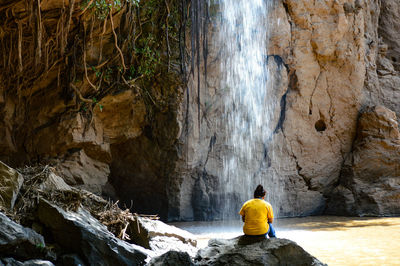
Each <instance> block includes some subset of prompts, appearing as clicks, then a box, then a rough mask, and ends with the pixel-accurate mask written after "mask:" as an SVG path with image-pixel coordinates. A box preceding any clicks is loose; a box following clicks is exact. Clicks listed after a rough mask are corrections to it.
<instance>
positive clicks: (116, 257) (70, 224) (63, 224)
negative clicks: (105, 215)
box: [38, 200, 150, 265]
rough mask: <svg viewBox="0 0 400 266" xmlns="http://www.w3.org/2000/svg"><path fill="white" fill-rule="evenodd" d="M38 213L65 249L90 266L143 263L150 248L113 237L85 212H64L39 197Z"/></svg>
mask: <svg viewBox="0 0 400 266" xmlns="http://www.w3.org/2000/svg"><path fill="white" fill-rule="evenodd" d="M38 213H39V214H38V215H39V219H40V221H41V222H42V223H43V224H45V225H46V226H47V227H49V228H50V230H51V232H52V235H53V237H54V238H55V240H56V242H57V243H59V244H60V245H62V248H63V250H65V252H71V253H75V254H79V255H80V256H81V257H82V258H84V261H85V262H86V263H88V264H90V265H92V264H98V263H101V265H115V264H118V265H133V264H134V265H143V264H144V263H145V260H146V258H147V257H148V254H149V253H150V251H146V250H145V249H144V248H142V247H139V246H136V245H132V244H128V243H126V242H124V241H122V240H120V239H118V238H116V237H114V236H113V235H112V234H111V233H110V232H109V231H108V230H107V228H106V227H105V226H104V225H102V224H101V223H100V222H98V221H97V220H96V219H94V218H93V217H92V216H91V215H90V214H89V213H88V212H87V211H85V210H83V209H79V210H78V212H77V213H72V212H66V211H64V210H62V209H61V208H59V207H57V206H54V205H52V204H50V203H49V202H47V201H46V200H41V202H40V204H39V210H38Z"/></svg>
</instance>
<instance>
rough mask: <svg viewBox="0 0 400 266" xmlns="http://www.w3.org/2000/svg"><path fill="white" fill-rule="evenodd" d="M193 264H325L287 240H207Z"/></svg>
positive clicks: (247, 238)
mask: <svg viewBox="0 0 400 266" xmlns="http://www.w3.org/2000/svg"><path fill="white" fill-rule="evenodd" d="M195 263H196V265H326V264H323V263H321V262H320V261H319V260H317V259H316V258H314V257H313V256H311V255H310V254H308V253H307V252H306V251H305V250H304V249H302V248H301V247H300V246H298V245H297V244H296V243H295V242H293V241H290V240H287V239H278V238H272V239H265V238H263V239H262V238H255V237H253V238H249V237H246V236H241V237H237V238H234V239H211V240H210V241H209V242H208V247H206V248H204V249H201V250H199V252H198V254H197V256H196V258H195Z"/></svg>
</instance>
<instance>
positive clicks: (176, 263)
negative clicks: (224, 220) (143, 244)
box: [148, 251, 195, 266]
mask: <svg viewBox="0 0 400 266" xmlns="http://www.w3.org/2000/svg"><path fill="white" fill-rule="evenodd" d="M148 265H149V266H164V265H165V266H167V265H168V266H194V265H195V264H194V263H193V260H192V258H191V257H190V256H189V254H188V253H186V252H178V251H168V252H167V253H165V254H163V255H161V256H159V257H156V258H154V259H152V260H151V261H150V262H149V264H148Z"/></svg>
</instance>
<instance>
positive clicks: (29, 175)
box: [1, 165, 159, 240]
mask: <svg viewBox="0 0 400 266" xmlns="http://www.w3.org/2000/svg"><path fill="white" fill-rule="evenodd" d="M18 171H19V172H20V173H21V174H22V175H23V176H24V183H23V185H22V188H21V190H20V193H19V196H18V199H17V202H16V204H15V207H14V210H13V211H10V210H1V211H2V212H4V213H6V215H7V216H9V217H10V218H12V219H13V220H14V221H16V222H18V223H20V224H22V225H25V226H30V223H32V218H33V217H34V216H35V211H36V208H37V205H38V204H39V201H40V198H43V199H46V200H47V201H49V202H51V203H53V204H55V205H57V206H59V207H61V208H63V209H64V210H66V211H77V210H78V208H84V209H86V210H87V211H89V212H90V214H91V215H92V216H93V217H95V218H96V219H98V220H99V221H100V222H101V223H102V224H104V225H105V226H107V228H108V230H109V231H110V232H111V233H113V234H114V235H115V236H116V237H118V238H120V239H122V240H130V238H129V235H128V234H127V233H126V231H127V229H128V226H129V225H130V224H131V223H132V222H134V221H136V220H137V219H138V217H143V218H147V219H152V220H158V219H159V217H158V216H157V215H143V214H137V213H131V212H130V210H129V209H125V210H122V209H121V208H120V207H119V206H118V201H117V202H112V201H109V200H105V199H103V198H101V197H99V196H97V195H95V194H93V193H91V192H89V191H86V190H82V189H77V188H73V187H71V190H65V191H59V190H43V189H41V188H40V186H41V184H42V183H43V182H44V181H46V179H47V178H48V176H49V175H50V174H51V172H53V171H54V169H53V168H52V167H50V166H48V165H44V166H36V167H25V168H22V169H18Z"/></svg>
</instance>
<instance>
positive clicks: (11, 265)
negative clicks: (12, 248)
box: [0, 258, 54, 266]
mask: <svg viewBox="0 0 400 266" xmlns="http://www.w3.org/2000/svg"><path fill="white" fill-rule="evenodd" d="M2 263H4V264H2ZM3 265H6V266H54V264H53V263H52V262H51V261H48V260H38V259H35V260H27V261H24V262H20V261H17V260H15V259H13V258H5V259H0V266H3Z"/></svg>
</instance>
